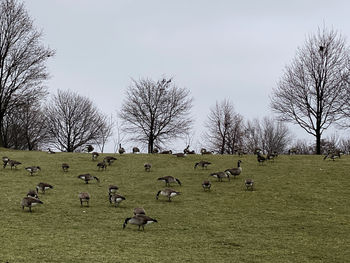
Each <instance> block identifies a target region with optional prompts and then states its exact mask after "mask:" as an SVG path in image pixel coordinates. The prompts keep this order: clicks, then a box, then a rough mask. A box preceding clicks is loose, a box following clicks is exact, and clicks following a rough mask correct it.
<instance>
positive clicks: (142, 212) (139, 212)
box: [134, 207, 146, 216]
mask: <svg viewBox="0 0 350 263" xmlns="http://www.w3.org/2000/svg"><path fill="white" fill-rule="evenodd" d="M134 215H135V216H136V215H146V211H145V209H143V207H136V208H134Z"/></svg>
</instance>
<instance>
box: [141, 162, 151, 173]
mask: <svg viewBox="0 0 350 263" xmlns="http://www.w3.org/2000/svg"><path fill="white" fill-rule="evenodd" d="M143 167H145V171H146V172H150V171H151V168H152V164H150V163H145V164H144V165H143Z"/></svg>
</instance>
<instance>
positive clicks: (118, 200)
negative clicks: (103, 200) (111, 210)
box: [109, 194, 125, 207]
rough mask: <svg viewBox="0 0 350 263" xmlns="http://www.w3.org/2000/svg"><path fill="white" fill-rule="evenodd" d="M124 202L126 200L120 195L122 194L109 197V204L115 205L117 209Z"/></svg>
mask: <svg viewBox="0 0 350 263" xmlns="http://www.w3.org/2000/svg"><path fill="white" fill-rule="evenodd" d="M124 200H125V197H124V196H122V195H120V194H111V195H109V202H110V203H111V204H113V203H114V205H115V207H117V206H118V205H119V204H120V203H121V202H122V201H124Z"/></svg>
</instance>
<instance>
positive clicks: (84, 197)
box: [78, 192, 90, 206]
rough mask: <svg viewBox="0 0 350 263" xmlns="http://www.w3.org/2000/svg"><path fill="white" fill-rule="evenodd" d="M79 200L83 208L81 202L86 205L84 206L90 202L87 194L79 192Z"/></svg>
mask: <svg viewBox="0 0 350 263" xmlns="http://www.w3.org/2000/svg"><path fill="white" fill-rule="evenodd" d="M78 197H79V200H80V206H83V202H85V203H86V206H89V201H90V194H89V193H87V192H81V193H79V195H78Z"/></svg>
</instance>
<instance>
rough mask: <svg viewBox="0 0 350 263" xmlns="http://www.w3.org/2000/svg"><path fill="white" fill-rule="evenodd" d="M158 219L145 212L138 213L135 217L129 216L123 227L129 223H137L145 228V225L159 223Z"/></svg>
mask: <svg viewBox="0 0 350 263" xmlns="http://www.w3.org/2000/svg"><path fill="white" fill-rule="evenodd" d="M157 222H158V221H157V220H156V219H154V218H151V217H149V216H146V215H143V214H137V215H134V216H133V217H128V218H126V219H125V221H124V224H123V229H124V228H125V227H126V225H127V224H128V223H130V224H132V225H137V226H139V229H138V230H140V227H142V230H145V225H148V224H151V223H157Z"/></svg>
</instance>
